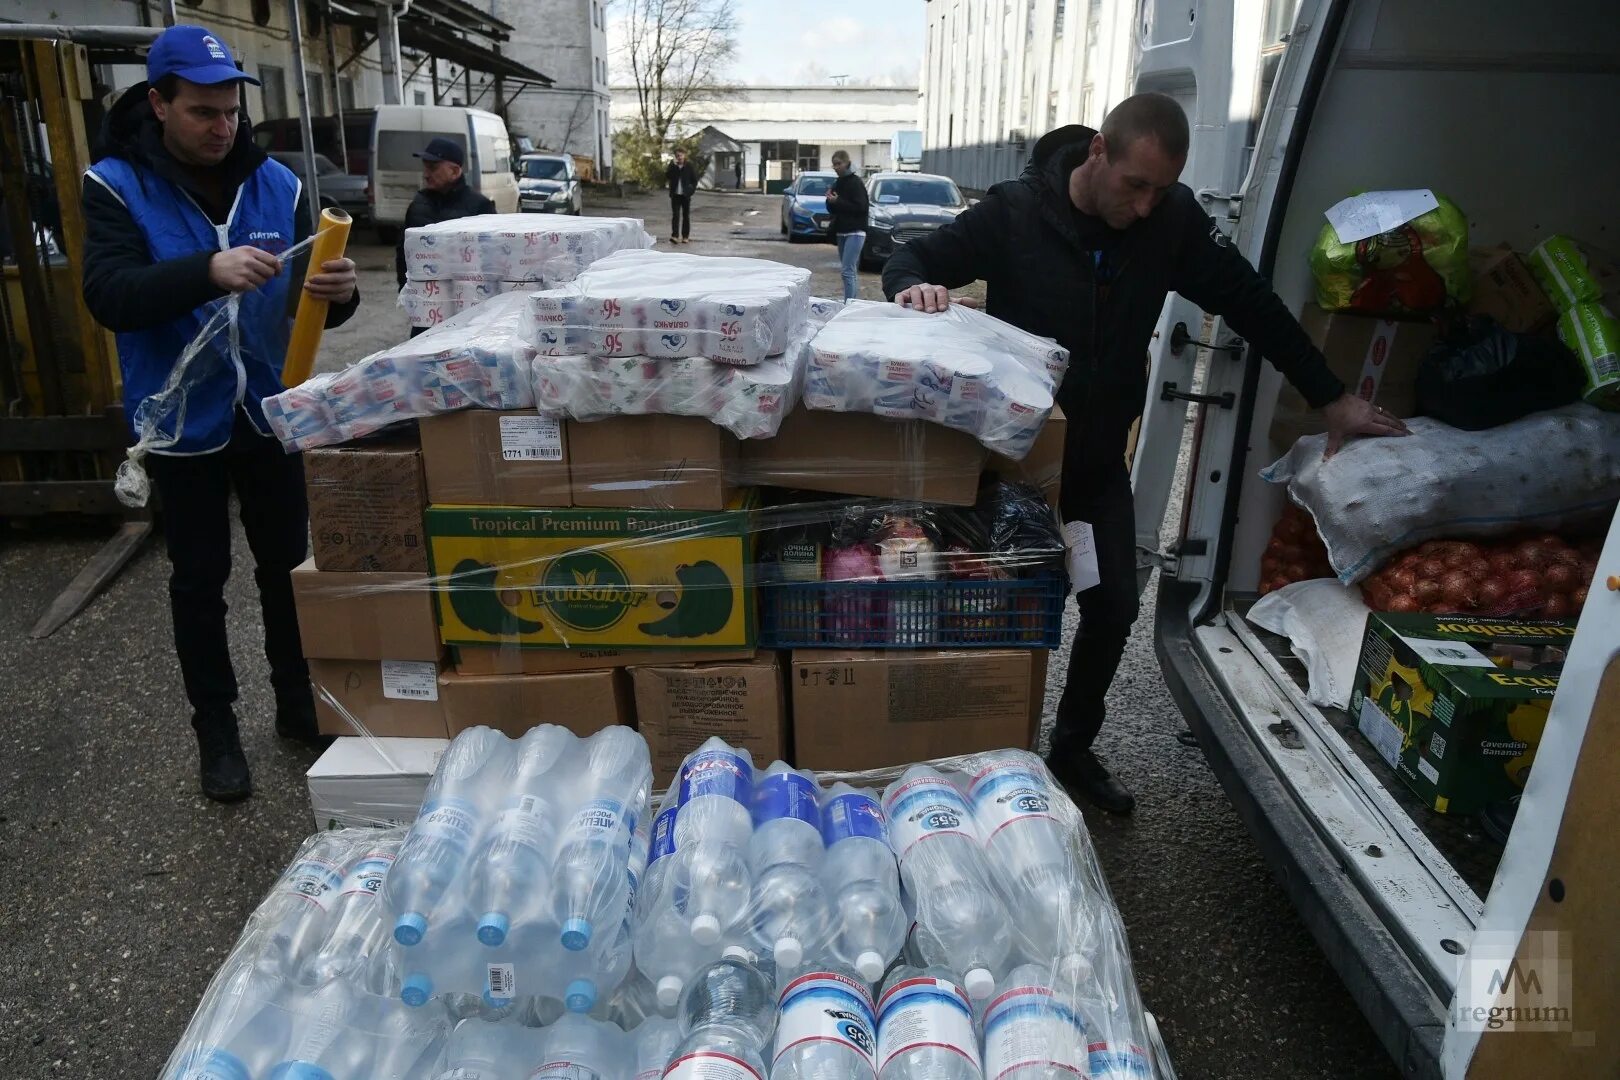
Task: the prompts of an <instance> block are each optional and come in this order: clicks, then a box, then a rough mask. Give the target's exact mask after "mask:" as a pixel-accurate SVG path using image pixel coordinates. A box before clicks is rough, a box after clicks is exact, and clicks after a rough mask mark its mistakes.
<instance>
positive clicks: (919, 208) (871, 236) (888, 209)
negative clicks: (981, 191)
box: [861, 172, 968, 269]
mask: <svg viewBox="0 0 1620 1080" xmlns="http://www.w3.org/2000/svg"><path fill="white" fill-rule="evenodd" d="M867 190H869V191H870V192H871V193H872V213H871V216H870V217H869V218H868V220H867V225H866V247H865V248H863V249H862V250H861V265H862V266H863V267H865V268H867V269H875V268H877V267H880V266H882V265H883V264H884V263H886V262H888V261H889V256H890V255H893V254H894V249H895V248H896V247H897V246H898V245H900V244H906V243H910V242H911V241H912V240H916V239H918V238H920V237H923V236H926V235H927V234H929V233H931V232H933V231H934V230H935V229H937V228H939V227H940V226H941V225H944V224H946V223H947V222H949V221H953V220H955V218H956V215H957V214H960V213H961V212H962V211H963V210H966V209H967V208H968V201H967V200H966V199H964V198H963V197H962V192H961V189H960V188H958V187H957V186H956V182H955V181H954V180H952V179H951V178H950V177H948V176H931V175H929V174H928V173H892V172H885V173H878V174H877V175H876V176H874V177H872V179H870V180H868V181H867Z"/></svg>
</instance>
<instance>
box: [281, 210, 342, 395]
mask: <svg viewBox="0 0 1620 1080" xmlns="http://www.w3.org/2000/svg"><path fill="white" fill-rule="evenodd" d="M353 223H354V219H353V218H351V217H349V215H348V214H346V213H344V212H343V211H342V210H333V209H327V210H322V211H321V228H320V231H319V232H317V233H316V234H315V243H314V245H313V246H311V248H310V250H309V269H308V270H307V271H305V273H304V280H305V281H308V280H309V278H310V277H311V276H312V275H314V274H318V273H320V272H321V265H322V264H323V263H325V262H326V261H327V260H329V259H341V258H343V250H344V248H345V247H347V246H348V243H349V226H350V225H352V224H353ZM330 306H331V304H330V303H328V302H327V301H325V300H317V299H315V298H314V297H313V296H311V295H309V293H307V292H305V293H301V295H300V296H299V298H298V315H297V317H296V318H294V319H293V328H292V337H291V338H290V339H289V340H288V342H287V359H286V361H285V362H284V363H283V364H282V366H281V381H282V384H283V385H285V386H289V387H292V386H297V385H298V384H299V383H301V382H303V381H304V380H305V379H307V378H309V371H310V368H312V367H314V366H315V353H316V352H317V351H318V350H319V349H320V347H321V333H322V332H323V331H324V330H325V329H326V309H327V308H328V307H330Z"/></svg>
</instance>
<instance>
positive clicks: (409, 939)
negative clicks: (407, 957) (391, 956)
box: [394, 911, 427, 947]
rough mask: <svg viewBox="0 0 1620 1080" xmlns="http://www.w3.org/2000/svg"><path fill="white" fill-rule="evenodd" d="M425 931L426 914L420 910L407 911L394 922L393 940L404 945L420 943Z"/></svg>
mask: <svg viewBox="0 0 1620 1080" xmlns="http://www.w3.org/2000/svg"><path fill="white" fill-rule="evenodd" d="M425 933H427V916H426V915H423V914H422V913H421V912H420V911H407V912H406V913H405V914H403V915H401V916H400V917H399V918H398V919H397V920H395V922H394V940H395V941H397V942H399V943H400V944H401V945H404V946H407V947H409V946H411V945H420V944H422V935H423V934H425Z"/></svg>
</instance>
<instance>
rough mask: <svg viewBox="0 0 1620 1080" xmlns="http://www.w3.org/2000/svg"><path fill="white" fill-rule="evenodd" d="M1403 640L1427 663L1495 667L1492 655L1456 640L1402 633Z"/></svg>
mask: <svg viewBox="0 0 1620 1080" xmlns="http://www.w3.org/2000/svg"><path fill="white" fill-rule="evenodd" d="M1401 640H1402V641H1404V642H1406V644H1407V645H1408V646H1409V647H1410V648H1411V650H1412V651H1413V652H1415V653H1417V657H1418V659H1419V660H1422V661H1423V662H1424V663H1426V664H1440V665H1444V666H1447V667H1487V668H1488V667H1495V666H1496V665H1495V664H1493V663H1491V660H1490V657H1488V656H1482V655H1480V653H1479V652H1478V651H1476V650H1475V649H1474V648H1472V647H1471V646H1468V645H1464V644H1461V643H1460V642H1456V641H1441V640H1438V639H1436V638H1414V637H1407V636H1406V635H1404V634H1403V635H1401Z"/></svg>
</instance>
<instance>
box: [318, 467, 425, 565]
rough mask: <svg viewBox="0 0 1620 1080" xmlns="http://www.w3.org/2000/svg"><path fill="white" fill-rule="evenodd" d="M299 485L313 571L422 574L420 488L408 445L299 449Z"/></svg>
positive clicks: (422, 487) (422, 495) (421, 483)
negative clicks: (301, 452) (305, 493)
mask: <svg viewBox="0 0 1620 1080" xmlns="http://www.w3.org/2000/svg"><path fill="white" fill-rule="evenodd" d="M304 482H305V487H306V488H307V491H308V497H309V527H310V533H311V535H312V536H313V538H314V541H315V566H316V567H317V568H318V569H321V570H340V571H362V570H379V571H393V572H399V573H422V572H424V571H426V570H427V548H426V545H425V543H424V541H423V536H422V508H423V507H425V506H426V505H427V487H426V484H425V483H424V481H423V479H422V456H421V453H420V451H419V450H418V449H417V447H416V444H415V442H414V441H409V442H407V441H400V440H393V439H390V440H379V441H377V442H374V443H372V442H361V443H353V444H349V445H345V446H334V447H321V448H319V449H316V450H306V451H305V452H304Z"/></svg>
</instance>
